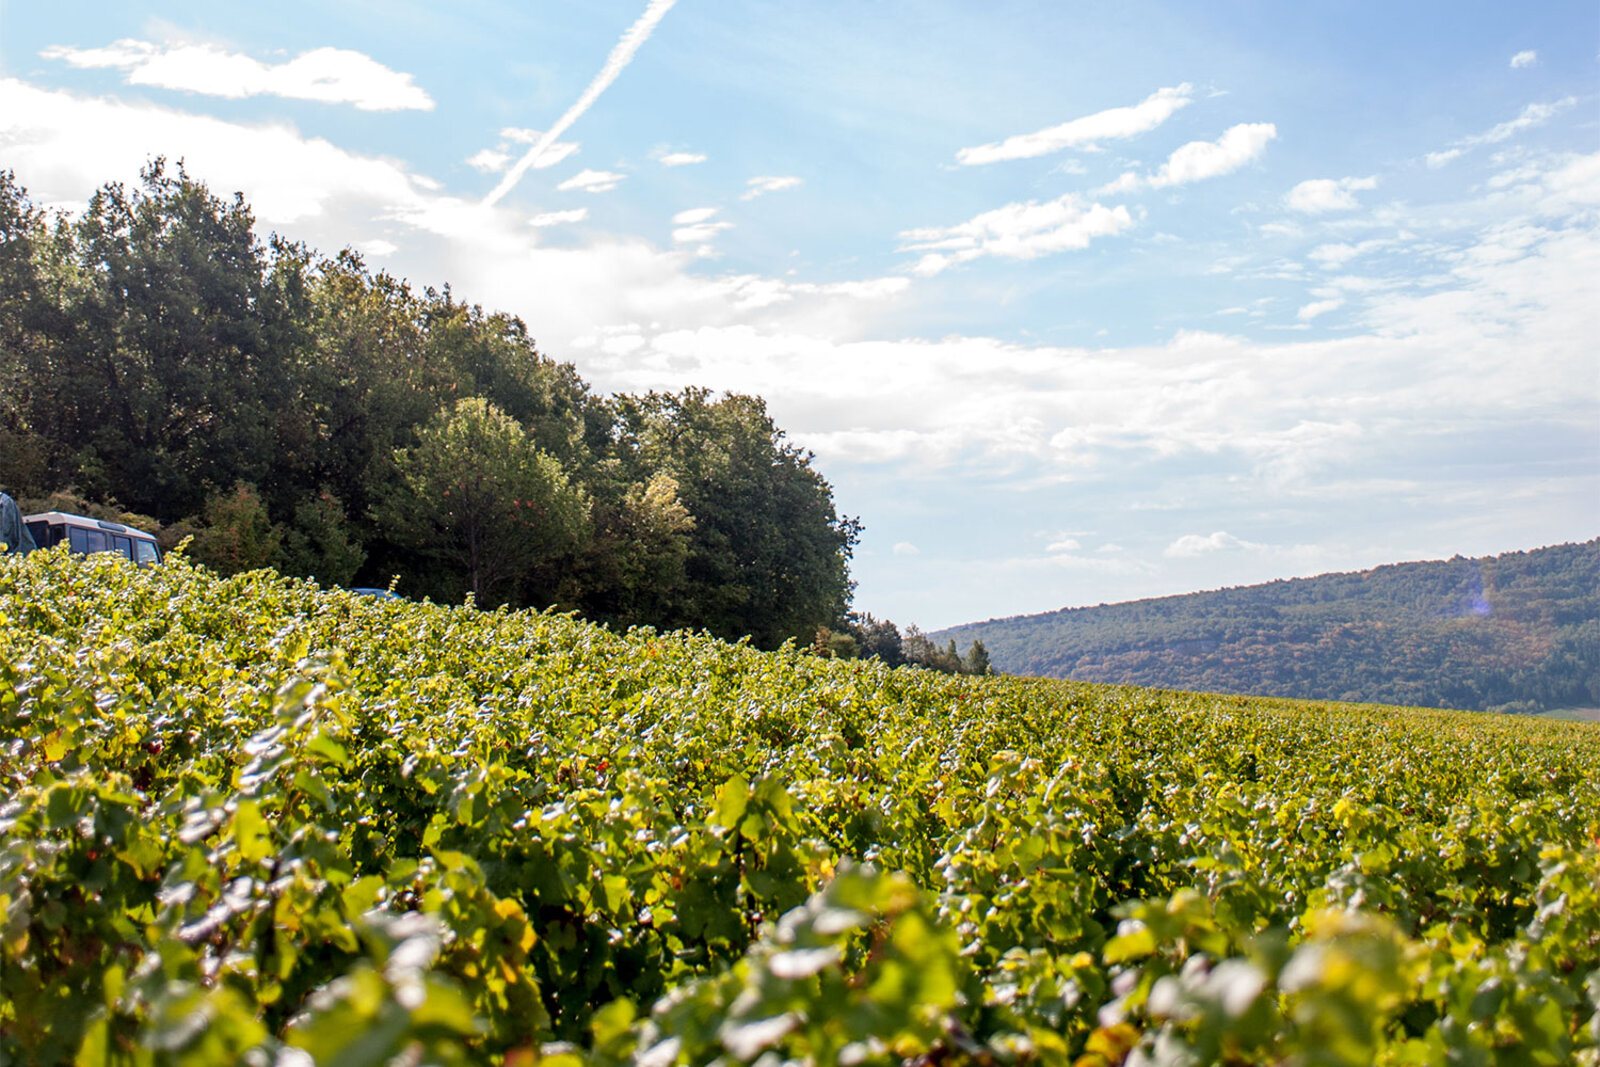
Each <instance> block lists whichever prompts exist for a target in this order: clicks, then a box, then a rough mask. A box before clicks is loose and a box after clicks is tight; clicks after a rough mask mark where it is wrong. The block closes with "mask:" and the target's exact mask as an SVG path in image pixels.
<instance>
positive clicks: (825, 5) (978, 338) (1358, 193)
mask: <svg viewBox="0 0 1600 1067" xmlns="http://www.w3.org/2000/svg"><path fill="white" fill-rule="evenodd" d="M1597 41H1600V9H1597V8H1596V6H1595V5H1594V3H1593V0H1581V2H1573V3H1567V2H1559V0H1549V2H1537V3H1527V4H1505V3H1501V2H1482V0H1454V2H1450V3H1443V2H1434V0H1417V2H1412V3H1404V4H1396V3H1393V2H1386V3H1381V4H1380V3H1366V2H1360V0H1356V2H1349V3H1340V4H1263V3H1259V2H1250V3H1244V2H1238V0H1232V2H1230V0H1219V2H1215V3H1207V4H1203V5H1202V4H1192V3H1179V2H1169V3H1163V2H1153V0H1117V2H1104V3H1071V4H1069V3H1038V2H1033V3H1014V2H1006V0H996V2H991V3H987V4H982V5H979V4H973V3H969V2H962V0H917V2H914V3H913V2H900V0H867V2H863V0H849V2H842V3H835V2H831V0H815V2H801V3H794V2H789V3H778V2H775V0H748V2H742V3H728V2H725V0H723V2H717V3H712V2H709V0H676V2H674V0H589V2H584V3H575V2H544V3H537V4H534V3H501V2H491V0H476V2H472V0H469V2H463V3H454V4H449V5H444V4H439V5H427V4H420V3H415V2H408V0H387V2H385V3H382V4H379V3H374V2H371V0H351V2H327V0H323V2H318V3H315V4H309V3H299V2H295V0H287V2H282V3H277V4H272V5H242V4H215V3H207V4H193V3H165V4H164V3H141V2H138V0H132V2H123V3H118V4H110V3H102V2H93V3H90V2H81V3H80V2H75V0H61V2H58V3H55V4H49V5H46V4H36V3H33V4H20V3H16V2H14V0H0V168H6V169H10V170H13V171H14V172H15V173H16V176H17V179H18V181H19V182H20V183H21V184H23V185H24V186H25V187H26V188H27V189H28V190H29V193H30V195H31V197H32V199H33V200H34V202H35V203H39V204H44V205H47V206H50V207H52V208H58V209H60V210H63V211H67V212H71V211H75V210H80V209H81V208H82V206H83V204H84V203H85V201H86V200H87V199H88V197H89V196H90V194H91V193H92V192H93V191H94V190H95V188H97V187H98V186H100V185H101V184H103V183H106V182H111V181H121V182H130V183H131V182H134V181H136V180H137V176H138V173H139V170H140V168H141V166H142V165H143V164H144V163H145V162H146V161H148V160H149V159H151V158H153V157H156V156H164V157H166V158H167V159H168V160H172V161H176V160H182V161H183V162H184V164H185V166H186V168H187V170H188V172H189V173H190V174H191V175H192V176H194V177H196V178H199V179H202V180H203V181H205V182H206V183H208V184H209V185H210V186H211V188H212V190H213V191H214V192H218V193H223V194H231V193H232V192H234V191H240V192H243V194H244V195H245V197H246V198H247V200H248V201H249V202H250V203H251V204H252V206H253V208H254V211H255V214H256V218H257V221H258V227H259V230H260V233H261V234H262V236H263V237H265V236H266V235H267V234H268V233H272V232H276V233H280V234H283V235H285V236H287V237H290V238H293V239H295V240H299V241H303V242H305V243H307V244H309V245H311V246H312V247H314V248H316V249H319V250H320V251H322V252H324V253H327V254H332V253H334V252H336V251H338V250H340V249H342V248H345V247H353V248H355V249H358V250H360V251H361V252H362V253H363V254H364V255H365V258H366V261H367V263H368V264H369V266H371V267H372V268H374V269H381V270H385V271H389V272H391V273H393V274H395V275H397V276H401V277H404V278H407V279H409V280H410V281H411V282H412V283H413V284H414V285H417V286H426V285H433V286H436V287H437V286H443V285H444V284H446V283H449V284H450V285H451V287H452V289H453V291H454V292H455V294H456V295H457V296H458V297H459V298H462V299H466V300H468V301H471V302H475V303H481V304H482V305H484V306H485V307H486V308H490V309H496V310H504V311H508V312H512V313H514V314H517V315H519V316H521V317H522V318H523V319H524V320H525V321H526V322H527V323H528V325H529V327H530V330H531V332H532V334H533V336H534V337H535V338H537V340H538V343H539V347H540V349H541V351H543V352H544V353H545V354H546V355H548V356H550V357H552V358H555V359H558V360H563V361H569V362H572V363H574V364H575V365H576V366H577V368H578V370H579V372H580V373H581V374H582V375H583V377H584V378H585V380H587V381H588V382H589V383H590V384H591V386H592V387H593V388H595V389H596V390H598V391H600V392H604V393H610V392H622V391H628V392H634V391H643V390H648V389H658V390H672V391H676V390H679V389H682V388H684V387H686V386H691V385H696V386H706V387H709V388H712V389H715V390H730V391H734V392H741V393H755V394H759V395H761V396H762V397H764V398H765V399H766V401H767V404H768V409H769V411H770V412H771V414H772V416H773V418H774V419H775V421H776V422H777V424H778V425H779V426H780V427H782V428H783V429H784V430H785V431H786V433H787V434H788V438H789V440H790V441H792V442H793V443H795V444H797V445H799V446H802V447H803V448H805V449H808V450H810V451H812V452H814V453H815V460H814V462H815V465H816V466H817V468H818V469H819V470H820V471H821V472H822V473H823V475H824V476H825V477H826V478H827V479H828V480H829V482H830V483H831V485H832V486H833V490H834V498H835V503H836V505H837V507H838V508H839V510H840V511H841V512H842V513H844V514H848V515H854V516H858V517H860V519H861V520H862V521H863V523H864V524H865V530H864V533H863V535H862V539H861V542H860V544H859V545H858V546H857V549H856V553H855V558H854V561H853V563H852V574H853V576H854V578H855V579H856V581H857V583H858V584H857V589H856V593H855V606H856V607H857V608H858V609H860V610H864V611H869V612H871V613H873V614H874V615H877V616H878V617H880V618H885V617H886V618H889V619H893V620H894V621H896V622H898V623H900V624H901V625H902V626H904V625H906V624H913V623H914V624H916V625H919V626H921V627H922V628H923V629H927V630H933V629H937V628H939V627H942V626H948V625H954V624H958V623H962V622H969V621H976V620H981V619H987V618H994V617H1003V616H1009V615H1017V614H1025V613H1032V612H1040V611H1050V610H1055V609H1057V608H1062V607H1069V606H1078V605H1085V604H1097V603H1110V602H1116V601H1122V600H1130V599H1136V598H1140V597H1146V596H1158V595H1165V594H1169V593H1182V592H1189V591H1194V590H1201V589H1215V588H1219V587H1224V586H1233V585H1242V584H1248V583H1253V582H1259V581H1267V580H1271V579H1275V578H1286V577H1294V576H1301V575H1310V574H1317V573H1323V572H1326V571H1334V570H1356V569H1363V568H1367V567H1371V566H1375V565H1378V564H1383V563H1390V562H1399V561H1404V560H1415V559H1435V558H1445V557H1449V556H1452V555H1456V554H1461V555H1468V556H1472V555H1485V554H1493V553H1499V552H1505V551H1515V550H1522V549H1531V548H1535V547H1540V546H1543V545H1548V544H1555V543H1560V542H1565V541H1579V540H1588V539H1590V538H1593V537H1595V536H1596V535H1600V55H1597V47H1600V46H1597Z"/></svg>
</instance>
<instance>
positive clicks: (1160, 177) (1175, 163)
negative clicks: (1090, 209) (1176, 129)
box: [1095, 122, 1278, 196]
mask: <svg viewBox="0 0 1600 1067" xmlns="http://www.w3.org/2000/svg"><path fill="white" fill-rule="evenodd" d="M1276 136H1278V128H1277V127H1276V126H1274V125H1273V124H1272V123H1270V122H1241V123H1239V125H1237V126H1231V127H1229V128H1228V129H1227V130H1225V131H1223V134H1222V136H1221V137H1219V138H1218V139H1217V140H1215V141H1190V142H1189V143H1188V144H1186V145H1183V146H1182V147H1180V148H1179V149H1178V150H1177V151H1175V152H1173V153H1172V155H1171V156H1169V157H1167V161H1166V162H1165V163H1163V164H1162V165H1161V170H1159V171H1158V172H1156V173H1155V174H1152V175H1150V176H1149V177H1141V176H1139V175H1138V174H1136V173H1134V172H1133V171H1127V172H1125V173H1123V174H1122V175H1121V176H1119V177H1117V178H1115V179H1113V180H1112V181H1111V182H1109V183H1107V184H1106V185H1103V186H1101V187H1100V188H1099V189H1096V190H1095V193H1096V194H1097V195H1100V196H1109V195H1111V194H1114V193H1121V192H1127V191H1129V190H1132V189H1137V188H1139V187H1141V186H1148V187H1149V188H1151V189H1165V188H1167V187H1169V186H1174V185H1187V184H1189V183H1190V182H1197V181H1201V180H1203V179H1206V178H1216V177H1220V176H1222V175H1224V174H1232V173H1233V172H1234V171H1236V170H1238V169H1239V168H1240V167H1242V166H1244V165H1245V164H1246V163H1250V162H1252V161H1253V160H1256V159H1259V158H1260V157H1261V154H1262V153H1263V152H1265V151H1266V148H1267V142H1269V141H1271V140H1272V139H1273V138H1274V137H1276Z"/></svg>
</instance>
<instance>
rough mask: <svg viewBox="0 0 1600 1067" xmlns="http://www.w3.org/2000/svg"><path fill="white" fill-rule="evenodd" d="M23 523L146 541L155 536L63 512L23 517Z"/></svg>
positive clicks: (103, 520)
mask: <svg viewBox="0 0 1600 1067" xmlns="http://www.w3.org/2000/svg"><path fill="white" fill-rule="evenodd" d="M22 521H23V522H43V523H48V524H50V525H62V526H81V527H84V528H85V529H90V530H109V531H110V532H112V533H119V534H127V535H128V536H130V537H141V538H143V539H144V540H146V541H154V540H155V539H156V538H155V535H154V534H148V533H145V532H144V531H143V530H136V529H134V528H133V527H132V526H124V525H123V524H122V523H120V522H107V521H106V520H105V519H91V518H89V516H87V515H72V514H69V513H68V512H65V511H41V512H39V513H38V514H35V515H24V516H23V517H22Z"/></svg>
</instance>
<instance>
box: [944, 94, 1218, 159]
mask: <svg viewBox="0 0 1600 1067" xmlns="http://www.w3.org/2000/svg"><path fill="white" fill-rule="evenodd" d="M1192 92H1193V89H1192V87H1191V86H1190V85H1189V83H1188V82H1185V83H1183V84H1182V85H1177V86H1173V87H1172V88H1170V89H1157V90H1156V91H1155V92H1154V93H1151V94H1150V95H1149V96H1147V97H1145V99H1144V100H1143V101H1142V102H1140V103H1138V104H1134V105H1132V106H1130V107H1113V108H1108V109H1106V110H1105V111H1097V112H1095V113H1094V114H1092V115H1084V116H1083V117H1082V118H1076V119H1073V120H1072V121H1070V122H1064V123H1062V124H1061V125H1059V126H1051V127H1049V128H1048V129H1043V130H1037V131H1035V132H1033V133H1022V134H1017V135H1016V136H1014V137H1007V138H1006V139H1005V140H1003V141H997V142H995V143H993V144H983V145H974V146H973V147H971V148H963V149H961V150H960V151H959V152H957V153H956V160H957V161H958V162H960V163H962V164H964V165H966V166H969V167H970V166H978V165H982V164H985V163H998V162H1001V161H1004V160H1012V159H1032V158H1034V157H1035V156H1043V155H1048V154H1049V153H1051V152H1059V151H1061V150H1062V149H1063V148H1089V147H1092V146H1094V145H1095V144H1096V142H1099V141H1109V140H1121V139H1125V138H1129V137H1136V136H1138V135H1139V134H1141V133H1148V132H1149V131H1151V130H1153V129H1155V128H1156V127H1157V126H1159V125H1161V124H1162V123H1163V122H1165V121H1167V119H1169V118H1171V117H1172V116H1173V114H1174V113H1175V112H1176V111H1177V110H1178V109H1179V108H1182V107H1186V106H1187V105H1188V104H1189V102H1190V94H1191V93H1192Z"/></svg>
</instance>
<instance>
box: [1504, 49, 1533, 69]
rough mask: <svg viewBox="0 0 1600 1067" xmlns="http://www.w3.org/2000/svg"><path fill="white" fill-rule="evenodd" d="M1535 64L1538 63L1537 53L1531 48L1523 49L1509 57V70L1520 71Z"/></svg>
mask: <svg viewBox="0 0 1600 1067" xmlns="http://www.w3.org/2000/svg"><path fill="white" fill-rule="evenodd" d="M1537 62H1539V53H1538V52H1535V51H1534V50H1533V49H1531V48H1528V49H1524V50H1523V51H1521V52H1518V53H1517V54H1516V55H1514V56H1512V57H1511V69H1512V70H1521V69H1522V68H1523V67H1531V66H1533V65H1534V64H1535V63H1537Z"/></svg>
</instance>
